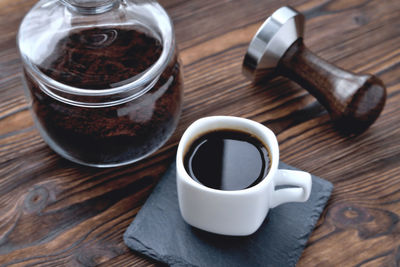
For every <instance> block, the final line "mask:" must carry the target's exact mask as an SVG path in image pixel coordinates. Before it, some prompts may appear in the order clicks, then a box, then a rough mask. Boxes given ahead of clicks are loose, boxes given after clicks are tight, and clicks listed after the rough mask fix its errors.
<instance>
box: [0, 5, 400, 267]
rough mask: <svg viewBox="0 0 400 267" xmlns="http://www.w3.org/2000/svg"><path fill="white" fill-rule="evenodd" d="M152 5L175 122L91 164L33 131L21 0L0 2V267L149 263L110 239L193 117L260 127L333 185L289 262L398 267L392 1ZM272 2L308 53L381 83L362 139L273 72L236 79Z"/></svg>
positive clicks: (399, 80)
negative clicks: (240, 120)
mask: <svg viewBox="0 0 400 267" xmlns="http://www.w3.org/2000/svg"><path fill="white" fill-rule="evenodd" d="M160 2H161V4H162V5H163V6H164V7H165V8H166V10H167V11H168V12H169V14H170V16H171V17H172V19H173V21H174V24H175V30H176V38H177V42H178V45H179V48H180V51H181V59H182V62H183V64H184V74H185V93H184V109H183V114H182V117H181V120H180V124H179V126H178V129H177V130H176V132H175V134H174V135H173V137H172V138H171V140H170V141H169V142H168V143H167V144H166V145H165V146H164V147H163V148H162V149H161V150H159V151H158V152H157V153H155V154H154V155H153V156H151V157H150V158H148V159H146V160H143V161H142V162H140V163H138V164H133V165H130V166H126V167H121V168H112V169H100V170H99V169H94V168H88V167H82V166H79V165H76V164H73V163H70V162H68V161H67V160H64V159H62V158H61V157H59V156H58V155H56V154H55V153H54V152H53V151H52V150H50V148H48V147H47V146H46V144H45V143H44V141H43V140H42V139H41V137H40V136H39V134H38V131H37V130H36V129H35V127H34V124H33V121H32V118H31V115H30V113H29V107H28V104H27V102H26V100H25V97H24V92H23V85H22V79H21V61H20V59H19V55H18V53H17V48H16V44H15V36H16V31H17V29H18V26H19V23H20V21H21V19H22V17H23V15H24V14H25V13H26V12H27V11H28V10H29V9H30V7H31V6H32V5H33V4H34V3H35V1H33V0H1V1H0V265H1V266H95V265H100V266H148V265H152V264H156V265H157V263H154V262H152V261H151V260H149V259H145V258H143V257H141V256H139V255H137V254H135V253H133V252H131V251H130V250H129V249H128V248H127V247H126V246H125V245H124V243H123V241H122V234H123V233H124V231H125V230H126V228H127V227H128V225H129V224H130V222H131V221H132V220H133V219H134V218H135V215H136V214H137V212H138V211H139V209H140V207H141V205H142V204H143V203H144V201H145V200H146V198H147V196H148V195H149V194H150V193H151V190H152V188H153V187H154V185H155V184H156V183H157V181H158V180H159V178H160V177H161V175H162V173H163V172H164V171H165V170H166V168H167V167H168V165H169V163H170V162H171V160H172V159H173V157H174V154H175V150H176V146H177V142H178V140H179V138H180V136H181V135H182V133H183V131H184V130H185V128H186V127H187V126H188V125H189V124H190V123H191V122H193V121H194V120H196V119H198V118H200V117H203V116H208V115H234V116H240V117H245V118H250V119H253V120H255V121H258V122H261V123H263V124H264V125H266V126H268V127H270V128H271V129H273V130H274V131H275V133H276V134H277V137H278V141H279V143H280V149H281V159H282V160H283V161H285V162H286V163H288V164H291V165H293V166H295V167H298V168H300V169H303V170H306V171H309V172H312V173H313V174H315V175H318V176H320V177H323V178H325V179H327V180H329V181H331V182H332V183H333V184H334V186H335V188H334V191H333V195H332V197H331V199H330V201H329V204H328V206H327V207H326V209H325V211H324V213H323V215H322V216H321V218H320V220H319V221H318V224H317V226H316V228H315V230H314V232H313V234H312V235H311V237H310V239H309V242H308V244H307V247H306V249H305V250H304V253H303V254H302V257H301V259H300V261H299V263H298V266H399V265H400V129H399V125H400V104H399V103H400V45H399V44H400V2H399V1H398V0H337V1H327V0H311V1H304V0H298V1H278V0H268V1H267V0H232V1H225V0H191V1H183V0H170V1H168V0H162V1H160ZM286 4H290V5H292V6H293V7H295V8H296V9H298V10H299V11H302V12H304V14H305V16H306V19H307V20H306V31H305V38H304V42H305V44H306V45H307V47H308V48H310V49H311V50H312V51H313V52H315V53H316V54H318V55H319V56H321V57H322V58H325V59H327V60H329V61H330V62H332V63H334V64H337V65H338V66H340V67H342V68H345V69H349V70H351V71H353V72H367V73H373V74H376V75H377V76H378V77H380V78H381V79H382V80H383V82H384V83H385V85H386V87H387V93H388V98H387V101H386V105H385V107H384V109H383V112H382V114H381V116H380V117H379V118H378V120H377V121H376V122H375V124H373V125H372V127H371V128H370V129H368V130H367V131H366V132H365V133H363V134H361V135H358V136H346V135H343V134H340V133H339V132H338V131H336V129H335V128H334V127H333V124H332V122H331V121H330V119H329V115H328V113H327V112H326V111H325V109H324V108H323V107H322V106H321V105H320V104H319V103H318V102H317V101H316V100H315V99H314V98H313V97H312V96H310V95H309V94H308V93H307V91H305V90H303V89H301V88H300V87H299V86H298V85H296V84H294V83H293V82H291V81H288V80H287V79H285V78H277V79H274V80H272V81H270V82H268V83H264V84H262V85H257V86H254V85H252V84H251V83H250V82H249V81H247V80H246V78H245V77H244V76H243V75H242V74H241V64H242V59H243V56H244V53H245V51H246V48H247V45H248V43H249V41H250V40H251V38H252V36H253V35H254V33H255V32H256V30H257V28H258V27H259V26H260V25H261V23H262V22H263V21H264V19H265V18H266V17H267V16H269V15H270V14H271V13H272V12H273V11H274V10H275V9H277V8H279V7H280V6H281V5H286ZM171 245H172V244H171Z"/></svg>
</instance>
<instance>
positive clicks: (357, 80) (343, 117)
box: [243, 6, 386, 133]
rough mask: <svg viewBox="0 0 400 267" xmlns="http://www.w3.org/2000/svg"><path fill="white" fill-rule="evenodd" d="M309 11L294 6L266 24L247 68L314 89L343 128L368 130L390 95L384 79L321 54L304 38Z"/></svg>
mask: <svg viewBox="0 0 400 267" xmlns="http://www.w3.org/2000/svg"><path fill="white" fill-rule="evenodd" d="M303 32H304V16H303V14H301V13H299V12H298V11H296V10H295V9H293V8H291V7H287V6H284V7H281V8H279V9H278V10H276V11H275V12H274V13H273V14H272V15H271V16H270V17H269V18H268V19H267V20H266V21H265V22H264V24H263V25H262V26H261V27H260V29H259V30H258V31H257V33H256V35H255V36H254V38H253V40H252V41H251V43H250V45H249V48H248V50H247V53H246V55H245V58H244V61H243V73H244V74H245V75H246V76H247V77H248V78H250V79H251V80H253V81H254V82H255V83H257V82H260V81H263V82H265V81H267V80H268V79H271V78H273V77H275V76H279V75H281V76H285V77H287V78H289V79H290V80H292V81H295V82H296V83H298V84H299V85H301V86H302V87H303V88H304V89H306V90H307V91H308V92H309V93H310V94H312V95H313V96H314V97H315V98H316V99H317V100H318V101H319V102H320V103H321V104H322V105H323V106H325V108H326V109H327V110H328V112H329V113H330V116H331V118H332V120H334V121H335V122H336V124H337V125H338V126H340V129H342V130H344V131H346V132H350V133H360V132H363V131H364V130H366V129H367V128H368V127H369V126H370V125H371V124H372V123H373V122H374V121H375V120H376V119H377V118H378V116H379V114H380V113H381V111H382V109H383V106H384V104H385V100H386V88H385V86H384V84H383V83H382V81H381V80H380V79H379V78H377V77H376V76H374V75H370V74H354V73H352V72H349V71H345V70H343V69H341V68H339V67H337V66H334V65H333V64H331V63H329V62H327V61H325V60H323V59H321V58H320V57H318V56H317V55H315V54H314V53H312V52H311V51H310V50H309V49H308V48H307V47H306V46H305V45H304V43H303Z"/></svg>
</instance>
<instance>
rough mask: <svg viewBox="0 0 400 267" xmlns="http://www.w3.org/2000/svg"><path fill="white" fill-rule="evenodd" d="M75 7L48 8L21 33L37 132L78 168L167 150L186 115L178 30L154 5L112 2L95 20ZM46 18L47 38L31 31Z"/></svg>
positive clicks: (53, 4) (54, 4) (33, 14)
mask: <svg viewBox="0 0 400 267" xmlns="http://www.w3.org/2000/svg"><path fill="white" fill-rule="evenodd" d="M71 2H72V1H62V2H61V3H60V2H59V1H54V0H53V1H41V2H39V3H38V4H37V5H36V6H35V7H34V8H33V9H32V10H31V11H30V12H29V13H28V14H27V16H26V17H25V19H24V21H23V22H22V24H21V27H20V32H19V36H18V42H19V48H20V51H21V57H22V59H23V63H24V74H25V79H26V84H27V90H28V92H29V94H30V96H31V101H32V111H33V114H34V118H35V122H36V125H37V127H38V128H39V131H40V133H41V135H42V137H43V138H44V140H45V141H46V142H47V143H48V144H49V145H50V147H51V148H53V149H54V150H55V151H56V152H58V153H59V154H60V155H62V156H63V157H65V158H67V159H70V160H72V161H75V162H78V163H81V164H85V165H90V166H97V167H111V166H119V165H124V164H128V163H132V162H135V161H137V160H140V159H142V158H144V157H146V156H147V155H149V154H151V153H152V152H154V151H155V150H157V149H158V148H159V147H160V146H161V145H162V144H164V143H165V142H166V140H167V139H168V138H169V137H170V136H171V135H172V133H173V131H174V129H175V128H176V125H177V123H178V119H179V115H180V110H181V102H182V90H183V84H182V77H181V70H180V64H179V60H178V56H177V50H176V46H175V40H174V36H173V29H172V24H171V22H170V20H169V18H168V16H167V14H166V13H165V11H164V10H163V9H162V8H161V6H159V5H158V4H157V3H156V2H154V1H148V2H145V1H144V2H143V3H140V4H135V3H131V2H129V1H121V2H119V1H109V2H110V3H113V5H112V6H109V9H107V10H106V11H104V10H102V9H98V8H97V10H100V11H101V12H100V11H99V13H98V14H97V13H95V14H90V15H87V14H86V13H87V10H88V8H86V9H84V10H85V12H86V13H85V12H79V10H76V7H77V6H78V7H79V5H78V4H76V2H79V1H74V4H75V6H71V5H70V4H71ZM83 2H84V1H83ZM99 2H101V1H99ZM116 2H117V3H118V5H116V4H115V3H116ZM44 10H47V12H48V13H49V16H50V17H52V19H53V20H52V21H49V23H50V24H49V25H50V26H49V27H47V28H46V25H45V24H44V25H42V27H43V29H42V30H43V31H45V33H43V31H42V32H40V31H38V30H39V29H40V25H39V26H38V23H35V24H34V25H35V26H34V27H35V30H34V31H32V29H31V27H32V26H31V25H32V23H33V22H39V24H43V21H41V20H40V21H38V20H37V19H36V18H39V17H40V16H39V15H40V14H41V13H43V12H45V11H44ZM60 10H61V11H60ZM92 12H95V10H92ZM54 14H58V16H57V15H54ZM121 14H123V15H124V16H122V15H121ZM61 15H63V16H61ZM116 18H117V19H116ZM115 20H116V21H115ZM57 21H59V22H58V23H57ZM99 22H101V23H99ZM139 22H140V23H139ZM51 23H53V24H51ZM46 31H47V32H46ZM38 42H41V44H38ZM39 55H40V56H39Z"/></svg>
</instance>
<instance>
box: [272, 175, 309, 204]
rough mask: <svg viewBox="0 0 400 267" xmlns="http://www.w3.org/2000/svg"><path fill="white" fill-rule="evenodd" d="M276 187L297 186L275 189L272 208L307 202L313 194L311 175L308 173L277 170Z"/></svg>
mask: <svg viewBox="0 0 400 267" xmlns="http://www.w3.org/2000/svg"><path fill="white" fill-rule="evenodd" d="M274 181H275V186H278V185H288V186H296V187H290V188H282V189H274V191H273V194H272V195H271V199H270V208H275V207H276V206H279V205H281V204H283V203H287V202H305V201H307V200H308V198H309V197H310V193H311V185H312V181H311V175H310V174H309V173H308V172H303V171H293V170H277V173H276V177H275V179H274Z"/></svg>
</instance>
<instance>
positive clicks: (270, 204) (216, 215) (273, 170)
mask: <svg viewBox="0 0 400 267" xmlns="http://www.w3.org/2000/svg"><path fill="white" fill-rule="evenodd" d="M217 130H237V131H241V132H244V133H249V134H250V135H253V136H256V137H257V139H259V140H260V141H261V142H262V143H263V144H264V145H265V146H266V147H267V149H268V151H269V156H270V168H269V171H268V173H267V175H266V177H265V178H264V179H263V180H261V181H260V182H259V183H258V184H255V185H253V186H251V187H249V188H246V189H242V190H232V191H229V190H218V189H213V188H209V187H207V186H205V185H203V184H201V183H199V182H197V181H195V180H194V179H192V178H191V177H190V175H189V174H188V172H187V171H186V169H185V167H184V157H185V154H186V153H187V152H188V151H189V148H190V146H191V145H192V144H193V142H194V141H195V140H196V139H198V138H199V137H201V136H202V135H204V134H207V133H209V132H213V131H217ZM278 163H279V148H278V141H277V140H276V136H275V135H274V133H273V132H272V131H271V130H270V129H268V128H267V127H265V126H264V125H262V124H260V123H258V122H255V121H252V120H248V119H244V118H238V117H230V116H213V117H206V118H202V119H199V120H197V121H195V122H194V123H193V124H192V125H190V126H189V127H188V128H187V130H186V131H185V133H184V134H183V136H182V138H181V141H180V143H179V146H178V151H177V155H176V170H177V172H176V174H177V175H176V176H177V189H178V199H179V208H180V211H181V214H182V217H183V219H184V220H185V221H186V222H187V223H188V224H190V225H192V226H194V227H196V228H199V229H202V230H205V231H208V232H212V233H216V234H222V235H233V236H245V235H250V234H252V233H254V232H255V231H256V230H257V229H258V228H259V227H260V226H261V224H262V223H263V221H264V219H265V217H266V216H267V214H268V210H269V209H270V208H274V207H276V206H278V205H281V204H284V203H287V202H304V201H307V200H308V198H309V196H310V191H311V175H310V174H309V173H307V172H302V171H293V170H282V169H278ZM280 185H287V186H290V187H289V188H282V189H276V186H280Z"/></svg>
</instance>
